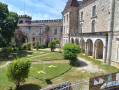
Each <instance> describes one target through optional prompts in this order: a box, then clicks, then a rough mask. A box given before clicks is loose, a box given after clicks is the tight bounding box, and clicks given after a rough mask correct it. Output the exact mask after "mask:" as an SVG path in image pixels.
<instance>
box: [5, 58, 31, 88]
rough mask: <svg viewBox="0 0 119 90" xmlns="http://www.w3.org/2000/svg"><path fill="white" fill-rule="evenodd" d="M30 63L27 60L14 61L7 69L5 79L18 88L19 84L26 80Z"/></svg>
mask: <svg viewBox="0 0 119 90" xmlns="http://www.w3.org/2000/svg"><path fill="white" fill-rule="evenodd" d="M30 66H31V63H30V61H29V60H14V61H11V62H10V64H9V65H8V67H7V77H8V79H9V80H10V81H12V82H14V83H15V84H16V88H19V86H20V83H21V82H25V79H26V78H28V73H29V70H30Z"/></svg>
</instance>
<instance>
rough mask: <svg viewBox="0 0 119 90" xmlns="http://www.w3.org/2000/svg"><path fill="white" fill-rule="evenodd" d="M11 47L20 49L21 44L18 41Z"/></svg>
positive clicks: (16, 49)
mask: <svg viewBox="0 0 119 90" xmlns="http://www.w3.org/2000/svg"><path fill="white" fill-rule="evenodd" d="M12 47H13V50H14V51H20V50H22V45H21V44H20V43H17V44H14V45H13V46H12Z"/></svg>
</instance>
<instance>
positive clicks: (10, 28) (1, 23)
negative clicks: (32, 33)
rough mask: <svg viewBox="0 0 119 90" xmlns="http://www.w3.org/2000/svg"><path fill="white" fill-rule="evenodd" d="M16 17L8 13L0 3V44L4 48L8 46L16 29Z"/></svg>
mask: <svg viewBox="0 0 119 90" xmlns="http://www.w3.org/2000/svg"><path fill="white" fill-rule="evenodd" d="M17 23H18V15H17V14H16V13H14V12H9V10H8V6H7V5H6V4H3V3H2V2H0V37H1V38H0V44H1V43H2V44H1V45H4V47H6V46H8V45H10V42H11V39H12V37H13V36H14V32H15V30H16V29H17Z"/></svg>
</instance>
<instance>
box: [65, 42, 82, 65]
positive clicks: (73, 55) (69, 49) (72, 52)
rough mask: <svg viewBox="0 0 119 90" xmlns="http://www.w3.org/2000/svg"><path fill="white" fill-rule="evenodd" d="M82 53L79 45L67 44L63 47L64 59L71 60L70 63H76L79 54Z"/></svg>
mask: <svg viewBox="0 0 119 90" xmlns="http://www.w3.org/2000/svg"><path fill="white" fill-rule="evenodd" d="M79 53H81V48H80V46H79V45H75V44H73V43H67V44H65V45H64V47H63V55H64V58H66V59H69V60H70V63H74V62H76V60H77V54H79Z"/></svg>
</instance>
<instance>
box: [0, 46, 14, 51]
mask: <svg viewBox="0 0 119 90" xmlns="http://www.w3.org/2000/svg"><path fill="white" fill-rule="evenodd" d="M11 51H12V47H11V46H9V47H3V48H2V52H11Z"/></svg>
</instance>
